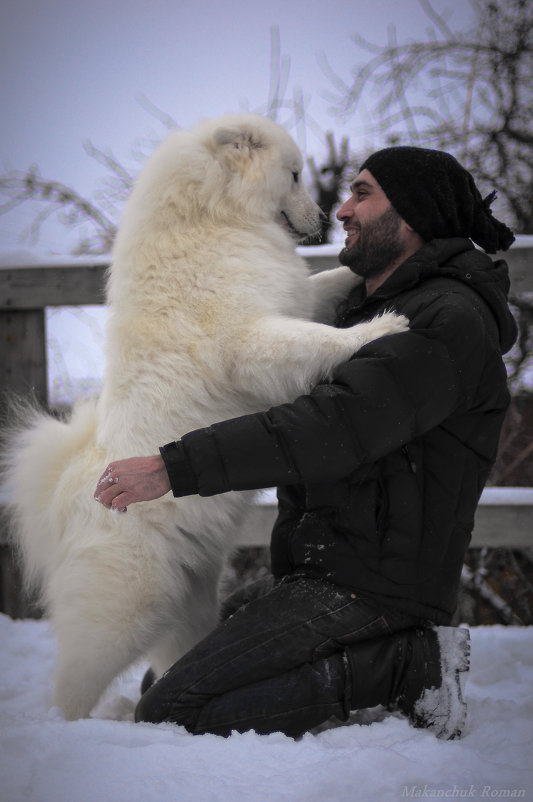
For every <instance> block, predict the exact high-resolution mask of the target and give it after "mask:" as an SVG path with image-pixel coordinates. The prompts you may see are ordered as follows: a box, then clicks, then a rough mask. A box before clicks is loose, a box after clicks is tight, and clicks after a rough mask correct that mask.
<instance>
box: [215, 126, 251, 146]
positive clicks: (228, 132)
mask: <svg viewBox="0 0 533 802" xmlns="http://www.w3.org/2000/svg"><path fill="white" fill-rule="evenodd" d="M213 139H214V141H215V144H216V145H218V146H219V147H223V146H224V145H232V146H233V147H234V148H236V149H238V150H245V149H251V150H259V149H261V148H262V147H263V144H262V143H261V141H260V140H259V138H258V136H257V135H256V134H255V133H254V132H253V131H250V130H244V131H243V130H242V129H239V128H217V129H216V131H215V132H214V134H213Z"/></svg>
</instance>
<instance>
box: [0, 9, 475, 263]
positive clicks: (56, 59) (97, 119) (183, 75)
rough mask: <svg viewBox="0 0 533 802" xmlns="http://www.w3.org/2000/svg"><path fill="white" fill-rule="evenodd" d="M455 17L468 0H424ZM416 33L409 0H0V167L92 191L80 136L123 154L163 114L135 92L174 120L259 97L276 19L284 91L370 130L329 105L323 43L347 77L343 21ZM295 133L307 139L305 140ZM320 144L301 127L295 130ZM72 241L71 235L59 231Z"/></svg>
mask: <svg viewBox="0 0 533 802" xmlns="http://www.w3.org/2000/svg"><path fill="white" fill-rule="evenodd" d="M433 6H434V7H435V8H436V9H437V10H439V11H441V12H442V11H444V10H446V11H447V13H448V15H449V21H450V24H451V25H452V27H453V28H454V29H457V28H464V27H465V26H466V25H468V23H469V22H470V20H471V9H470V6H469V4H468V2H467V0H433ZM391 24H394V25H395V26H396V30H397V36H398V39H400V40H406V39H407V38H413V39H414V38H420V37H421V36H422V35H424V32H425V31H426V30H427V29H428V27H429V26H430V22H429V20H428V17H427V16H426V15H425V14H424V12H423V11H422V8H421V5H420V3H419V0H264V2H262V3H259V2H257V0H212V2H209V0H122V2H119V1H117V0H91V1H90V2H87V1H86V0H84V2H81V1H80V0H3V2H2V6H1V10H0V109H1V114H2V125H1V126H0V168H1V171H2V172H5V171H7V170H10V169H14V168H17V169H26V168H27V167H29V165H30V164H32V163H35V164H37V165H38V166H39V169H40V171H41V173H42V174H43V175H44V176H46V177H47V178H54V179H57V180H60V181H63V182H64V183H66V184H69V185H71V186H73V187H74V188H75V189H77V190H78V191H80V192H83V193H86V194H88V195H92V193H93V192H94V191H95V190H96V189H97V188H98V181H99V179H101V177H102V175H103V174H104V173H103V171H102V168H100V167H99V165H98V164H97V163H96V162H95V161H94V160H92V159H90V158H89V157H88V156H87V155H86V153H85V151H84V150H83V142H84V141H86V140H90V141H91V142H92V143H93V144H95V145H97V146H99V147H104V148H110V149H111V150H112V151H113V152H114V153H115V154H116V156H117V157H118V158H119V159H120V160H122V161H124V162H125V163H129V164H132V163H133V162H132V159H131V153H132V151H133V149H134V147H135V145H136V143H137V142H138V141H139V140H141V139H149V138H150V137H157V136H160V135H161V134H162V132H163V128H162V126H161V125H160V124H159V123H158V122H157V121H156V120H155V119H154V118H153V117H151V116H150V114H149V113H148V112H147V111H146V110H145V109H144V108H143V106H142V104H141V103H139V100H138V98H139V96H140V95H143V96H145V97H146V98H148V99H149V101H151V102H152V103H153V104H154V105H155V106H156V107H158V108H160V109H162V110H163V111H165V112H166V113H168V114H169V115H171V116H172V117H173V118H174V119H175V120H176V121H177V122H178V124H179V125H182V126H185V127H187V126H190V125H192V124H194V123H195V122H196V121H197V120H198V119H199V118H202V117H213V116H217V115H219V114H223V113H226V112H238V111H240V110H242V109H243V108H249V109H251V110H254V111H255V110H259V109H260V108H261V106H264V104H265V103H266V100H267V97H268V91H269V81H270V55H271V53H270V36H271V28H272V26H278V28H279V32H280V37H281V52H282V54H284V55H286V56H289V57H290V63H291V68H290V84H289V86H290V92H289V94H292V90H293V89H294V88H296V87H299V88H300V89H302V90H303V92H304V94H305V96H306V98H307V101H308V106H307V109H308V114H309V116H310V118H312V119H314V120H316V122H317V124H318V126H319V128H321V129H322V130H324V131H325V130H327V129H332V130H334V131H335V132H336V133H338V134H340V133H342V132H346V133H349V134H350V136H351V141H352V143H353V145H356V144H358V143H359V144H364V143H365V142H366V143H368V142H372V139H371V133H370V132H369V128H370V125H369V120H368V119H367V118H364V117H363V116H362V115H361V116H359V117H358V118H357V119H352V120H350V121H349V122H347V123H346V124H345V125H344V126H343V124H342V123H341V121H340V120H338V119H336V118H334V117H332V116H331V112H330V110H329V104H328V102H327V101H326V100H325V99H324V98H323V94H324V92H327V90H328V89H331V85H330V84H329V83H328V79H327V77H326V76H325V75H324V73H323V72H322V70H321V67H320V64H319V58H318V57H319V53H323V54H325V56H326V58H327V60H328V62H329V63H330V65H331V66H332V68H333V69H334V70H335V71H336V72H337V73H338V74H339V75H340V76H341V77H342V78H343V79H344V80H345V81H349V80H350V76H351V70H352V68H353V66H354V64H356V63H357V62H358V61H359V62H360V61H361V60H362V59H363V58H364V54H363V53H362V51H360V50H358V49H357V48H356V46H355V45H354V43H353V41H352V38H351V36H352V34H353V33H354V32H357V33H360V34H362V35H363V36H364V37H365V38H367V39H369V40H371V41H373V42H375V43H377V44H385V43H386V41H387V26H389V25H391ZM301 144H304V143H303V142H302V143H301ZM305 144H306V147H307V150H308V152H309V153H318V152H320V149H321V142H320V140H319V139H318V138H317V137H315V135H314V134H313V133H312V131H310V132H309V134H308V138H307V142H306V143H305ZM27 220H28V211H26V212H24V211H19V212H16V213H11V214H9V215H7V216H0V249H6V248H15V247H20V244H18V238H19V235H20V233H21V231H22V229H23V228H24V226H25V224H27ZM61 232H62V229H60V228H58V227H57V226H53V225H50V226H47V227H45V228H44V230H43V233H42V235H41V237H40V240H39V243H38V248H39V249H40V250H41V251H43V252H46V251H49V250H53V251H56V252H61V251H66V250H68V247H67V246H66V244H65V243H66V240H65V238H64V237H63V235H62V233H61ZM70 245H72V237H71V239H70Z"/></svg>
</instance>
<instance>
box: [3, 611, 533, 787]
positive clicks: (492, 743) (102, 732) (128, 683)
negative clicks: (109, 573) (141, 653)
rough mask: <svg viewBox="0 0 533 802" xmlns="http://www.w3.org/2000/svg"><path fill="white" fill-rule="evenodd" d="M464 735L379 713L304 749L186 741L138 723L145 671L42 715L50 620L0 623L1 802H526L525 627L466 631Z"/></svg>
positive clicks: (270, 743) (531, 672) (528, 686)
mask: <svg viewBox="0 0 533 802" xmlns="http://www.w3.org/2000/svg"><path fill="white" fill-rule="evenodd" d="M471 639H472V668H471V671H470V676H469V679H468V682H467V686H466V694H467V701H468V705H469V713H468V722H467V727H466V732H465V735H464V737H463V738H462V739H461V740H459V741H439V740H437V739H436V738H435V737H434V736H433V735H432V734H431V733H429V732H427V731H423V730H415V729H413V728H412V727H410V726H409V724H408V723H407V722H406V721H405V720H403V719H401V718H398V717H396V716H395V715H392V714H388V713H386V712H385V711H383V710H380V709H376V710H373V711H369V712H368V713H366V714H364V715H363V716H362V717H361V720H362V721H363V722H364V723H352V724H351V725H350V726H341V727H337V728H334V729H329V730H324V731H322V732H320V733H319V734H317V735H310V734H308V735H306V736H304V737H303V738H302V739H300V740H299V741H294V740H292V739H291V738H287V737H286V736H284V735H282V734H280V733H275V734H273V735H268V736H259V735H256V734H255V733H253V732H249V733H245V734H243V735H239V734H233V735H232V736H231V737H230V738H227V739H225V738H221V737H219V736H214V735H202V736H194V735H189V734H188V733H187V732H186V731H185V730H184V729H183V728H181V727H177V726H174V725H169V724H161V725H151V724H135V723H133V720H132V713H133V708H134V705H135V702H136V700H137V698H138V688H139V683H140V679H141V677H142V675H143V673H144V670H145V667H146V666H144V665H139V666H137V667H136V668H134V669H132V670H131V671H130V672H129V673H128V675H127V676H125V677H123V678H122V679H120V680H118V681H117V682H116V684H115V685H114V686H113V687H112V689H111V690H110V692H108V694H107V697H106V699H105V700H104V701H103V702H101V703H100V705H99V706H98V707H97V708H96V710H95V711H94V712H93V718H91V719H87V720H83V721H77V722H66V721H64V719H63V718H62V715H61V713H60V711H58V710H57V709H49V708H48V702H47V700H48V698H49V694H50V690H51V683H52V673H53V667H54V639H53V637H52V635H51V633H50V631H49V628H48V624H47V622H46V621H12V620H11V619H9V618H7V617H6V616H0V641H1V643H2V651H1V654H0V799H1V800H2V802H122V801H124V802H155V801H156V800H157V801H159V800H165V802H167V800H168V801H169V802H170V800H172V802H175V801H176V800H177V801H178V802H232V801H233V800H235V799H237V800H239V802H285V800H291V801H295V802H296V801H297V802H345V801H346V802H359V800H364V801H365V802H370V800H376V802H399V800H402V799H408V798H437V797H440V798H444V797H445V796H446V797H447V798H470V799H472V798H478V799H483V798H487V799H489V798H503V797H505V798H520V799H528V800H533V767H532V765H531V763H532V760H531V756H532V755H533V724H532V719H533V648H532V647H533V627H525V628H516V627H500V626H494V627H474V628H472V630H471Z"/></svg>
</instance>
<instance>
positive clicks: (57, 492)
mask: <svg viewBox="0 0 533 802" xmlns="http://www.w3.org/2000/svg"><path fill="white" fill-rule="evenodd" d="M301 171H302V159H301V155H300V153H299V151H298V149H297V147H296V145H295V144H294V142H293V141H292V139H291V138H290V137H289V135H288V134H287V133H286V132H285V131H284V130H283V129H282V128H281V127H280V126H278V125H277V124H275V123H274V122H272V121H270V120H268V119H264V118H261V117H258V116H255V115H235V116H228V117H224V118H222V119H219V120H214V121H210V122H206V123H203V124H201V125H199V126H198V127H197V128H196V129H195V130H193V131H192V132H190V131H179V132H176V133H174V134H172V135H171V136H170V138H169V139H168V140H167V141H166V142H165V143H164V144H163V145H162V146H161V147H160V149H159V150H158V151H157V152H156V153H155V155H154V156H153V157H152V159H151V160H150V161H149V163H148V165H147V167H146V169H145V170H144V171H143V173H142V174H141V176H140V179H139V181H138V184H137V186H136V187H135V189H134V191H133V193H132V195H131V198H130V200H129V202H128V204H127V206H126V209H125V213H124V218H123V221H122V225H121V228H120V232H119V234H118V237H117V241H116V244H115V247H114V252H113V258H112V266H111V270H110V275H109V282H108V303H109V308H110V320H109V326H108V332H107V354H106V356H107V365H106V375H105V380H104V387H103V391H102V394H101V396H100V398H99V399H98V400H96V401H93V402H85V403H83V404H81V405H79V406H77V407H76V408H75V410H74V412H73V414H72V416H71V418H70V419H69V420H68V421H64V422H63V421H58V420H55V419H53V418H51V417H49V416H47V415H45V414H43V413H41V412H34V413H32V419H31V420H29V421H28V420H26V422H25V424H24V426H23V427H22V428H21V427H19V429H18V432H17V433H15V434H12V435H11V437H10V438H9V440H10V442H9V443H8V449H7V457H6V466H5V472H6V475H7V476H8V486H9V488H10V489H9V492H10V495H11V499H12V505H11V508H12V512H13V523H14V531H15V533H14V540H15V543H16V544H17V545H18V547H19V549H20V553H21V556H22V561H23V565H24V569H25V576H26V579H27V582H28V584H29V585H34V586H36V587H38V588H40V590H41V598H42V602H43V604H44V605H45V606H46V609H47V611H48V614H49V616H50V619H51V622H52V624H53V627H54V630H55V633H56V636H57V640H58V665H57V673H56V683H55V697H54V700H53V701H54V704H55V705H57V706H59V707H61V708H62V710H63V711H64V713H65V715H66V716H67V717H68V718H69V719H74V718H78V717H82V716H88V715H89V713H90V711H91V709H92V708H93V706H94V705H95V703H96V702H97V701H98V699H99V697H100V695H101V694H102V692H103V691H104V689H105V688H106V687H107V686H108V684H109V683H110V682H111V680H112V679H113V678H114V677H115V676H116V675H117V674H119V673H120V672H122V671H123V670H124V669H126V668H127V667H128V666H129V665H130V664H131V663H132V662H133V661H135V660H137V659H138V658H139V657H140V656H141V655H147V656H148V657H149V660H150V665H151V666H152V668H153V669H154V672H155V674H156V676H159V675H160V674H161V673H162V672H163V671H164V670H166V669H167V668H168V667H169V666H170V665H171V664H172V663H173V662H175V661H176V660H177V659H178V658H179V657H180V655H182V654H183V653H184V652H186V651H187V650H188V649H190V648H191V647H192V646H193V645H194V644H195V643H196V642H197V641H198V640H199V639H200V638H202V637H203V636H204V635H205V634H207V632H208V631H209V630H210V629H212V628H213V626H215V624H216V622H217V586H218V578H219V575H220V572H221V568H222V565H223V562H224V558H225V556H226V555H227V553H228V551H229V550H231V549H232V547H233V545H234V543H235V539H236V535H237V532H238V529H239V522H240V521H241V518H242V516H243V514H244V511H245V506H244V505H245V504H246V501H245V499H244V498H243V496H242V495H241V494H237V493H228V494H224V495H221V496H218V497H213V498H205V499H202V498H198V497H188V498H184V499H180V500H175V499H173V498H172V497H171V496H170V494H169V495H167V496H165V497H164V498H163V499H159V500H158V501H153V502H148V503H142V504H135V505H133V506H132V507H131V508H130V509H129V511H128V514H127V515H120V514H116V513H111V512H109V511H107V510H106V509H104V508H103V507H102V506H101V505H100V504H98V503H96V501H95V500H94V499H93V491H94V487H95V485H96V481H97V479H98V477H99V476H100V474H101V473H102V470H103V468H104V467H105V465H106V464H107V463H108V462H110V461H111V460H116V459H120V458H123V457H128V456H136V455H148V454H153V453H157V447H158V446H159V445H162V444H164V443H167V442H169V441H170V440H175V439H177V438H180V437H181V436H182V435H183V434H185V433H186V432H188V431H190V430H192V429H195V428H199V427H202V426H207V425H209V424H211V423H213V422H215V421H217V420H222V419H225V418H231V417H234V416H237V415H241V414H245V413H249V412H253V411H256V410H260V409H264V408H267V407H268V406H269V405H272V404H276V403H280V402H286V401H290V400H292V399H294V398H296V397H297V395H299V394H301V393H302V392H306V391H307V390H308V389H309V388H310V387H311V386H312V385H313V384H314V383H316V382H317V381H320V380H323V379H326V378H327V377H328V375H330V373H331V370H332V368H333V367H334V366H335V365H337V364H339V363H340V362H342V361H344V360H346V359H348V358H349V357H350V356H351V355H352V354H353V353H354V352H355V351H356V350H357V349H358V348H360V347H361V346H362V345H363V344H365V343H366V342H368V341H369V340H372V339H375V338H377V337H380V336H382V335H385V334H389V333H394V332H398V331H402V330H404V329H405V325H406V321H405V319H403V318H399V317H396V316H394V315H393V314H385V315H383V316H382V317H380V318H379V319H376V320H374V321H371V322H370V323H365V324H361V325H359V326H356V327H354V328H352V329H347V330H337V329H335V328H333V327H332V326H328V325H324V323H315V322H311V319H312V318H313V317H314V318H315V319H318V320H322V321H328V320H329V321H331V320H332V316H333V310H334V308H335V304H336V303H337V302H338V301H339V300H340V299H341V298H342V297H344V296H345V295H346V294H347V292H348V290H349V288H350V287H351V286H352V285H353V284H354V282H355V281H356V280H357V279H356V278H355V277H354V276H353V274H352V273H350V271H349V270H348V269H347V268H338V270H334V271H331V272H328V273H324V274H320V275H318V276H316V277H313V278H309V277H308V275H307V270H306V266H305V263H304V261H303V260H302V259H301V258H300V257H299V256H298V255H297V254H296V253H295V247H294V246H295V239H298V238H302V237H304V236H306V235H313V234H315V233H316V232H317V231H318V229H319V219H320V211H319V209H318V207H317V206H316V204H315V203H314V202H313V201H312V199H311V197H310V196H309V194H308V193H307V191H306V190H305V188H304V186H303V183H302V179H301ZM315 298H316V303H315Z"/></svg>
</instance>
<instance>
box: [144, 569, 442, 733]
mask: <svg viewBox="0 0 533 802" xmlns="http://www.w3.org/2000/svg"><path fill="white" fill-rule="evenodd" d="M259 590H260V592H258V591H257V589H253V590H252V591H250V592H249V597H248V600H247V603H245V604H243V605H242V606H241V607H240V608H239V609H238V610H237V611H236V612H235V613H234V614H233V615H232V616H231V617H230V618H228V619H227V620H225V621H223V622H222V623H221V624H220V625H219V626H218V627H217V628H216V629H214V630H213V632H211V633H210V634H209V635H207V637H206V638H204V639H203V640H202V641H201V642H200V643H198V644H197V645H196V646H194V647H193V648H192V649H191V651H190V652H188V653H187V654H186V655H184V657H182V658H181V659H180V660H178V662H177V663H175V664H174V665H173V666H172V667H171V668H170V669H169V670H168V671H167V672H165V674H164V675H163V677H162V678H161V679H160V680H159V681H158V682H156V683H155V684H154V685H152V687H151V688H149V689H148V690H147V691H146V692H145V693H144V695H143V696H142V698H141V700H140V702H139V704H138V705H137V709H136V711H135V720H136V721H151V722H154V723H158V722H160V721H170V722H173V723H175V724H181V725H183V726H184V727H186V728H187V730H189V732H192V733H196V734H201V733H206V732H210V733H215V734H216V735H230V734H231V732H232V731H233V730H236V731H237V732H246V731H247V730H250V729H253V730H255V731H256V732H258V733H269V732H276V731H281V732H284V733H286V734H287V735H290V736H292V737H297V736H299V735H302V733H304V732H306V731H307V730H309V729H311V728H313V727H316V726H318V725H319V724H322V722H324V721H326V720H327V719H329V718H330V717H331V716H335V717H336V718H337V719H339V720H340V721H346V720H347V719H348V716H349V713H350V710H352V709H360V708H363V707H374V706H376V705H378V704H383V705H389V704H394V703H396V702H399V703H400V705H402V707H403V704H402V702H404V703H405V702H407V703H408V704H409V700H410V702H411V707H412V704H413V703H414V701H415V700H416V699H418V698H419V697H420V695H421V693H422V691H423V688H424V687H425V684H427V681H428V680H429V681H431V680H432V679H433V677H431V678H430V677H428V676H427V673H428V672H427V671H426V664H427V662H428V660H427V657H426V656H425V653H424V652H423V651H422V650H423V649H424V646H425V649H426V650H427V645H425V641H428V642H429V639H430V638H431V637H435V636H434V635H433V636H432V635H431V631H430V630H424V629H423V630H421V631H420V632H421V633H424V634H423V636H422V637H419V636H418V635H417V629H415V627H416V626H417V625H418V624H419V623H420V622H418V621H417V620H416V619H415V618H413V617H412V616H408V615H404V614H402V613H398V612H396V611H394V610H385V609H384V608H383V607H382V605H379V604H377V603H376V602H373V601H372V600H370V599H363V598H360V597H358V596H356V595H355V594H354V593H352V592H351V590H350V589H349V588H341V587H339V586H337V585H333V584H332V583H331V582H324V581H322V580H320V579H310V578H308V577H305V576H298V575H296V576H295V575H293V576H290V577H285V578H284V580H282V581H281V582H280V583H279V584H277V585H276V586H275V587H269V588H266V590H265V592H262V591H261V589H259ZM240 601H242V598H241V600H240ZM396 632H398V636H397V637H396V636H395V634H394V633H396ZM409 642H411V643H413V646H414V648H412V649H411V648H409V649H408V648H406V646H407V645H408V643H409ZM402 647H403V648H402ZM432 651H433V652H434V653H435V649H433V650H432ZM384 657H385V658H387V659H386V660H385V662H383V658H384ZM436 657H437V662H438V650H437V651H436ZM434 673H435V672H433V674H434ZM438 681H439V678H437V681H436V682H435V680H434V679H433V681H432V682H431V684H438ZM406 712H409V710H406ZM425 726H427V724H426V725H425Z"/></svg>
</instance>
